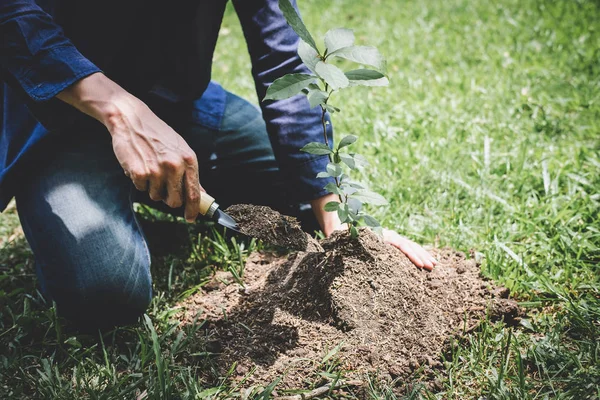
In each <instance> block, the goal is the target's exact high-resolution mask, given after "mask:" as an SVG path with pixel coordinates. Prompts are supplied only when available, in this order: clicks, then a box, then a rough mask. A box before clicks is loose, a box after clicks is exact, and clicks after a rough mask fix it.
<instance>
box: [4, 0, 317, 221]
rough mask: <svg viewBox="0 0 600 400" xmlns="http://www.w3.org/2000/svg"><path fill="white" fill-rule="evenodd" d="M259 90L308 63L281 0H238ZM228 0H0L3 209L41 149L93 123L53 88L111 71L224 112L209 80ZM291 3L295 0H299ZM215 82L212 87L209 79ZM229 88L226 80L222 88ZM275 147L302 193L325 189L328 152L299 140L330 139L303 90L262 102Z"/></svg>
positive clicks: (149, 92) (141, 88)
mask: <svg viewBox="0 0 600 400" xmlns="http://www.w3.org/2000/svg"><path fill="white" fill-rule="evenodd" d="M232 1H233V5H234V7H235V10H236V12H237V14H238V17H239V19H240V22H241V25H242V30H243V32H244V36H245V38H246V42H247V46H248V50H249V53H250V58H251V61H252V76H253V78H254V81H255V86H256V92H257V95H258V98H259V99H262V98H263V97H264V95H265V93H266V89H267V87H268V86H269V84H270V83H271V82H273V81H274V80H275V79H277V78H279V77H281V76H282V75H284V74H287V73H290V72H303V73H308V70H307V69H306V67H305V66H304V65H303V64H302V61H301V60H300V58H299V57H298V55H297V48H298V41H299V39H298V36H297V35H296V34H295V33H294V31H293V30H292V29H291V28H290V27H289V26H288V25H287V23H286V21H285V19H284V18H283V15H282V14H281V11H280V10H279V7H278V2H277V0H232ZM226 2H227V0H196V1H189V0H173V1H169V2H165V1H164V0H103V1H92V0H37V1H34V0H2V1H0V37H1V39H0V102H1V103H0V106H1V110H2V112H1V113H0V117H1V118H2V119H1V131H0V210H4V208H5V207H6V205H7V204H8V202H9V201H10V199H11V198H12V197H13V195H14V193H15V190H16V188H18V185H22V184H26V182H23V181H22V179H20V178H21V177H22V176H24V174H25V173H26V172H28V171H31V170H35V164H36V157H37V154H39V152H37V151H35V150H36V149H37V148H39V147H41V146H42V145H43V143H47V142H48V141H59V140H60V135H61V132H65V131H74V130H75V127H80V126H85V125H86V124H91V123H95V121H92V120H91V118H90V117H88V116H86V115H84V114H82V113H80V112H78V111H76V110H75V109H74V108H72V107H70V106H68V105H67V104H65V103H63V102H61V101H60V100H58V99H57V98H56V97H55V96H56V95H57V94H58V93H60V92H61V91H62V90H64V89H65V88H67V87H69V86H70V85H72V84H73V83H75V82H77V81H78V80H80V79H82V78H84V77H86V76H88V75H90V74H93V73H96V72H104V73H105V74H106V75H107V76H108V77H109V78H111V79H113V80H114V81H116V82H117V83H118V84H119V85H121V86H122V87H123V88H125V89H126V90H128V91H129V92H130V93H132V94H133V95H135V96H137V97H139V98H140V99H142V100H149V99H151V98H152V97H155V96H158V97H159V98H161V99H164V100H166V101H169V102H173V103H178V102H185V101H192V100H195V99H198V98H199V97H200V96H201V95H202V94H203V93H204V94H203V95H202V97H203V98H205V99H207V101H202V102H200V104H203V105H204V106H205V107H207V110H206V111H207V112H206V113H204V114H205V115H212V116H213V117H215V116H216V118H219V114H220V113H222V112H223V108H222V103H220V102H218V101H216V102H215V101H210V99H211V98H215V97H218V96H219V93H216V92H214V91H215V90H220V88H219V87H218V85H210V86H209V82H210V70H211V65H212V56H213V52H214V48H215V45H216V41H217V37H218V32H219V29H220V26H221V22H222V19H223V15H224V10H225V6H226ZM293 3H294V6H295V1H294V0H293ZM207 87H208V89H207ZM221 90H222V89H221ZM260 106H261V109H262V113H263V118H264V119H265V122H266V123H267V131H268V133H269V137H270V140H271V143H272V145H273V149H274V152H275V157H276V159H277V162H278V164H279V167H280V169H281V171H282V172H283V173H284V175H285V177H286V182H287V183H288V188H289V192H290V194H291V196H292V197H293V198H295V199H296V200H298V201H304V200H311V199H315V198H317V197H320V196H322V195H324V194H326V192H325V190H324V189H323V186H324V185H325V184H326V183H327V182H326V180H324V179H316V174H317V173H318V172H319V171H322V170H324V169H325V166H326V164H327V162H328V161H327V157H326V156H314V155H309V154H307V153H303V152H301V151H300V150H299V149H300V148H301V147H302V146H304V145H305V144H307V143H309V142H313V141H318V142H323V138H322V130H321V129H322V127H321V121H320V119H321V115H320V114H321V113H320V110H319V109H318V108H314V109H310V106H309V104H308V101H307V100H306V98H305V96H295V97H292V98H290V99H286V100H280V101H269V102H261V103H260Z"/></svg>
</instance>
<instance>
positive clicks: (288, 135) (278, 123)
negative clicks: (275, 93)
mask: <svg viewBox="0 0 600 400" xmlns="http://www.w3.org/2000/svg"><path fill="white" fill-rule="evenodd" d="M292 2H293V4H294V6H295V1H292ZM233 5H234V6H235V9H236V12H237V15H238V17H239V19H240V22H241V25H242V29H243V31H244V36H245V37H246V42H247V44H248V50H249V52H250V59H251V60H252V75H253V77H254V82H255V86H256V92H257V94H258V98H259V99H260V100H262V99H263V98H264V96H265V93H266V90H267V88H268V87H269V85H270V84H271V83H272V82H273V81H274V80H275V79H277V78H280V77H282V76H283V75H285V74H289V73H299V72H300V73H310V71H309V70H308V68H307V67H306V66H305V65H304V64H303V63H302V60H301V59H300V57H299V56H298V53H297V51H298V43H299V37H298V35H297V34H296V33H295V32H294V31H293V30H292V28H291V27H290V26H289V25H288V24H287V22H286V21H285V18H284V17H283V14H282V13H281V10H279V6H278V2H277V0H234V1H233ZM260 107H261V109H262V113H263V118H264V119H265V122H266V124H267V131H268V133H269V137H270V140H271V144H272V145H273V150H274V152H275V157H276V159H277V162H278V164H279V167H280V169H281V171H282V172H283V173H284V175H285V177H286V182H287V183H288V185H287V187H288V191H289V192H290V194H291V195H292V197H293V198H294V199H295V200H297V201H306V200H314V199H316V198H318V197H321V196H323V195H325V194H327V192H326V191H325V190H324V189H323V187H324V186H325V185H326V184H327V183H328V182H329V181H330V180H329V179H319V178H317V177H316V175H317V173H319V172H320V171H324V170H325V167H326V165H327V162H328V159H327V157H322V156H315V155H312V154H308V153H305V152H302V151H300V149H301V148H302V147H304V146H305V145H306V144H308V143H310V142H320V143H325V139H324V138H323V127H322V123H321V109H320V108H319V107H315V108H312V109H311V108H310V105H309V103H308V100H307V99H306V96H303V95H298V96H294V97H292V98H289V99H285V100H279V101H261V102H260ZM327 118H328V119H329V116H328V115H327ZM327 129H328V135H329V136H330V137H331V134H332V129H331V124H329V125H328V128H327Z"/></svg>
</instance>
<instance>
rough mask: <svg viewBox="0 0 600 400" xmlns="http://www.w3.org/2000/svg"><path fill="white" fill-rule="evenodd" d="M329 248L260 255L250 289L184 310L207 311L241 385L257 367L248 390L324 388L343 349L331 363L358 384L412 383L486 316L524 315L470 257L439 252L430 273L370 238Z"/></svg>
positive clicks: (227, 291)
mask: <svg viewBox="0 0 600 400" xmlns="http://www.w3.org/2000/svg"><path fill="white" fill-rule="evenodd" d="M228 212H229V210H228ZM236 216H237V217H238V218H237V219H239V215H236ZM234 218H236V217H234ZM322 246H323V251H321V252H318V251H313V252H298V253H294V254H291V255H289V256H288V257H281V256H276V255H274V254H272V253H255V254H253V255H252V256H251V257H250V258H249V260H248V262H247V265H246V275H245V277H244V280H245V283H246V287H245V288H240V286H239V285H235V284H230V285H227V284H221V286H219V287H218V288H217V289H214V288H213V289H211V290H210V291H209V292H205V293H200V294H198V295H196V296H194V297H192V298H189V299H188V300H186V302H185V303H184V309H185V312H184V313H182V315H181V317H182V320H183V321H184V322H185V321H192V320H194V319H195V318H196V317H197V315H198V313H199V312H201V313H202V314H201V315H200V317H201V318H203V319H207V321H208V324H207V325H206V327H207V328H206V329H207V330H206V331H205V332H204V335H208V336H209V337H211V344H210V346H212V347H214V348H213V349H212V351H213V352H215V353H218V356H216V357H215V359H214V361H215V362H216V364H217V365H218V366H219V367H220V368H222V369H223V371H225V370H226V369H228V368H229V367H230V366H231V365H232V364H233V363H234V362H237V368H236V373H237V374H238V377H239V378H240V379H241V378H243V377H244V376H245V375H246V374H248V373H249V371H252V369H253V368H254V369H255V371H254V373H252V374H251V376H250V377H248V378H247V379H246V381H245V382H244V385H245V386H251V385H257V384H261V385H266V384H269V383H270V382H271V381H273V380H274V379H275V378H276V377H278V376H284V378H283V379H282V381H281V383H280V385H279V386H278V387H285V388H302V387H305V386H306V385H307V384H309V383H310V382H316V381H318V380H319V372H320V371H322V368H323V365H322V364H323V361H322V360H323V358H324V357H325V355H326V354H328V352H330V351H331V350H332V349H334V348H336V346H338V350H337V353H336V354H335V356H334V357H332V358H331V359H330V360H329V362H331V361H332V360H333V359H335V360H336V362H339V363H340V365H341V367H342V368H343V369H345V370H349V371H352V372H350V373H349V374H348V378H352V379H361V378H363V377H364V373H366V372H374V371H378V373H379V374H380V377H383V378H387V379H390V380H391V379H395V378H401V379H405V378H408V377H409V376H410V375H411V374H412V373H413V372H414V371H415V370H417V369H421V370H423V369H424V370H426V371H427V370H432V369H435V368H437V367H438V366H440V365H441V364H440V361H439V358H440V355H441V353H442V351H443V349H444V346H445V344H446V343H447V340H448V339H449V338H450V337H451V336H453V335H457V334H461V333H462V332H465V331H466V332H468V331H471V330H472V329H474V328H475V327H476V326H477V325H478V323H479V322H480V321H481V320H482V318H484V317H485V315H486V314H489V315H491V316H492V317H493V318H496V319H502V318H505V319H510V320H514V319H515V318H518V317H519V316H520V315H521V310H520V309H519V307H518V305H517V304H516V302H514V301H513V300H510V299H508V298H507V296H508V291H507V290H506V289H503V288H498V287H495V286H494V285H493V284H492V283H491V282H490V281H488V280H486V279H485V278H483V277H482V276H481V275H480V271H479V266H478V265H477V263H476V262H475V260H473V259H468V258H467V257H466V256H465V255H464V254H463V253H460V252H457V251H454V250H451V249H442V250H433V251H432V253H433V254H434V256H435V257H436V258H437V259H438V261H439V264H438V266H437V267H436V268H435V269H434V270H433V272H426V271H424V270H419V269H417V268H416V267H415V266H414V265H413V264H412V263H411V262H410V261H409V260H408V258H406V257H405V256H404V255H403V254H402V253H401V252H400V251H399V250H397V249H395V248H393V247H392V246H390V245H387V244H385V243H383V241H382V240H381V239H380V238H379V237H378V236H377V235H375V234H374V233H372V232H371V231H368V230H361V232H360V236H359V237H358V239H352V238H350V237H349V235H348V234H347V233H346V232H338V233H336V234H334V235H333V236H332V237H330V238H329V239H326V240H325V241H323V242H322ZM220 281H221V282H223V279H222V277H221V279H220Z"/></svg>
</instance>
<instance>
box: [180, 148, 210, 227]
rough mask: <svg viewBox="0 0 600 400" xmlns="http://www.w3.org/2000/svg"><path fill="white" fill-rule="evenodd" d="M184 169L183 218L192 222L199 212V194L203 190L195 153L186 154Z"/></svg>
mask: <svg viewBox="0 0 600 400" xmlns="http://www.w3.org/2000/svg"><path fill="white" fill-rule="evenodd" d="M184 161H185V162H186V170H185V174H184V176H183V188H184V194H185V196H184V197H185V214H184V216H185V219H186V221H188V222H194V221H195V220H196V218H197V217H198V213H199V212H200V196H201V192H204V191H205V190H204V189H203V188H202V186H200V176H199V174H198V160H197V159H196V155H195V154H193V153H192V155H189V156H186V157H185V160H184Z"/></svg>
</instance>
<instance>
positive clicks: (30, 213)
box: [16, 85, 316, 329]
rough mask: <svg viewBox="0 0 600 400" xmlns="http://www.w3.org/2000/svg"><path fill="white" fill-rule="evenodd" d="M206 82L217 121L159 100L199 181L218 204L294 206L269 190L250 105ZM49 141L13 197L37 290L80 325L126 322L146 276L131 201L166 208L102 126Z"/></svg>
mask: <svg viewBox="0 0 600 400" xmlns="http://www.w3.org/2000/svg"><path fill="white" fill-rule="evenodd" d="M212 90H213V92H211V95H212V96H217V95H218V96H220V97H221V98H222V99H223V101H224V113H223V118H222V119H221V120H220V121H219V122H218V124H215V123H216V121H215V120H214V119H210V118H206V116H205V115H204V114H205V110H203V109H202V108H201V107H199V106H201V105H202V102H203V100H202V99H200V100H198V101H194V102H192V104H191V107H181V108H174V107H172V106H171V105H169V104H164V108H161V110H162V112H161V114H162V115H161V116H163V117H164V118H165V119H166V120H167V121H168V122H172V124H173V125H174V126H176V127H177V128H178V130H179V132H180V134H181V135H182V136H183V137H184V138H185V139H186V141H187V142H188V143H189V144H190V146H191V147H192V148H193V149H194V150H195V151H196V153H197V154H198V158H199V164H200V177H201V183H202V185H203V186H204V187H205V188H206V190H207V191H208V192H209V193H212V194H213V195H214V196H215V197H216V198H217V200H218V201H219V203H220V204H221V206H222V207H226V206H227V205H228V204H231V203H233V202H249V203H255V204H265V205H270V206H272V207H274V208H277V209H279V210H284V211H286V212H292V213H293V210H291V209H290V206H289V204H290V202H289V200H288V199H286V197H285V195H284V193H285V192H284V191H282V190H278V189H277V188H280V187H281V186H282V179H283V177H282V175H281V173H280V171H279V169H278V166H277V162H276V160H275V156H274V154H273V149H272V147H271V143H270V141H269V137H268V134H267V132H266V125H265V123H264V121H263V118H262V116H261V113H260V111H259V109H257V108H256V107H255V106H253V105H252V104H250V103H248V102H247V101H245V100H243V99H241V98H239V97H237V96H235V95H233V94H231V93H229V92H226V91H225V90H223V89H222V88H221V87H220V86H218V85H214V86H213V89H212ZM155 107H158V108H160V107H161V106H160V105H159V104H156V105H155ZM209 112H210V110H209ZM54 145H55V144H54V143H49V145H48V147H47V151H48V152H49V153H50V154H51V156H50V157H45V158H42V159H43V160H44V161H43V164H41V165H39V171H38V173H35V174H32V175H31V176H27V179H28V184H27V185H22V186H21V187H20V189H19V191H18V193H17V195H16V199H17V208H18V210H19V217H20V219H21V224H22V226H23V230H24V232H25V236H26V238H27V240H28V241H29V243H30V245H31V247H32V249H33V252H34V254H35V259H36V269H37V274H38V278H39V282H40V285H41V289H42V292H43V293H44V295H45V296H46V297H47V298H48V299H49V300H53V301H55V302H56V304H57V309H58V311H59V313H60V314H61V315H62V316H64V317H67V318H68V319H70V320H73V321H74V322H75V323H77V324H78V325H79V326H80V327H84V328H91V329H93V328H97V327H110V326H113V325H120V324H126V323H130V322H133V321H135V319H136V318H137V317H138V316H139V315H141V313H143V311H144V310H145V309H146V307H147V306H148V304H149V302H150V300H151V298H152V281H151V276H150V254H149V251H148V247H147V244H146V240H145V239H144V234H143V232H142V229H141V228H140V225H139V223H138V221H137V217H136V215H135V213H134V212H133V209H132V204H133V202H134V201H140V202H144V203H146V204H149V205H151V206H155V207H158V208H161V209H163V210H165V211H168V210H171V209H168V207H166V206H165V205H164V204H163V203H156V202H153V201H151V200H149V199H148V197H147V196H146V195H145V194H143V193H142V192H139V191H137V190H136V189H135V188H134V187H133V186H132V183H131V181H130V180H129V178H127V177H126V176H125V175H124V174H123V170H122V168H121V167H120V165H119V163H118V162H117V160H116V158H115V156H114V153H113V151H112V144H111V141H110V135H109V133H108V132H107V131H105V130H103V129H102V127H98V128H97V129H92V130H91V131H87V132H72V134H71V136H70V138H69V140H66V141H65V142H64V143H61V144H60V148H61V151H60V152H57V151H54V149H53V146H54ZM171 211H173V212H174V213H178V212H179V213H180V212H181V210H171ZM311 214H312V213H311ZM312 223H313V224H316V222H315V221H314V217H313V219H312ZM313 226H314V225H313Z"/></svg>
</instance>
